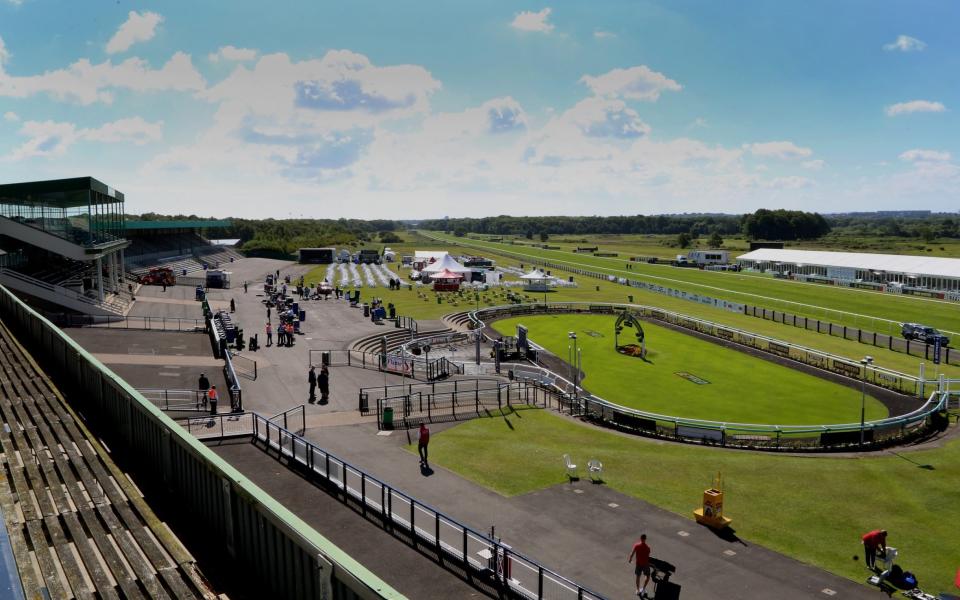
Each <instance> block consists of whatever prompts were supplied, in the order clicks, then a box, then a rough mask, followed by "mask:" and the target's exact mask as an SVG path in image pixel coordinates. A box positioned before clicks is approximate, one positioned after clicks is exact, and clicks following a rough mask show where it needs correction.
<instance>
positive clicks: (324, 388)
mask: <svg viewBox="0 0 960 600" xmlns="http://www.w3.org/2000/svg"><path fill="white" fill-rule="evenodd" d="M317 383H318V384H319V385H320V404H326V403H327V402H329V401H330V371H328V370H327V365H323V366H322V367H320V376H319V377H317Z"/></svg>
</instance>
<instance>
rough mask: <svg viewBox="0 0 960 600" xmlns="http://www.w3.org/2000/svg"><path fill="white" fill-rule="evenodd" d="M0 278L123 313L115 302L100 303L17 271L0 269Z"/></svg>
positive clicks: (104, 301) (121, 308)
mask: <svg viewBox="0 0 960 600" xmlns="http://www.w3.org/2000/svg"><path fill="white" fill-rule="evenodd" d="M0 276H6V277H10V278H12V279H17V280H20V281H22V282H24V283H28V284H30V285H34V286H36V287H39V288H43V289H45V290H47V291H49V292H53V293H55V294H60V295H61V296H65V297H67V298H71V299H73V300H78V301H80V302H84V303H86V304H90V305H91V306H97V307H100V308H113V309H117V310H119V311H120V312H121V313H122V312H123V308H124V307H123V306H121V305H120V304H118V303H116V302H113V301H111V300H102V301H101V300H98V299H95V298H90V297H89V296H85V295H84V294H81V293H79V292H75V291H74V290H71V289H69V288H65V287H63V286H59V285H54V284H51V283H47V282H46V281H43V280H42V279H37V278H35V277H30V276H29V275H25V274H23V273H20V272H19V271H14V270H12V269H6V268H0Z"/></svg>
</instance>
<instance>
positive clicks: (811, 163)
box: [800, 158, 827, 171]
mask: <svg viewBox="0 0 960 600" xmlns="http://www.w3.org/2000/svg"><path fill="white" fill-rule="evenodd" d="M826 164H827V163H825V162H824V161H822V160H820V159H819V158H818V159H816V160H805V161H803V162H802V163H800V166H801V167H803V168H804V169H810V170H811V171H819V170H820V169H822V168H823V167H824V166H825V165H826Z"/></svg>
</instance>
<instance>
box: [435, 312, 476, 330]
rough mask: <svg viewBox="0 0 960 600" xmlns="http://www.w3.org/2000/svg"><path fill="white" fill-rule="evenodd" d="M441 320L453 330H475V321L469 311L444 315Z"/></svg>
mask: <svg viewBox="0 0 960 600" xmlns="http://www.w3.org/2000/svg"><path fill="white" fill-rule="evenodd" d="M441 320H442V321H443V322H444V323H445V324H446V325H447V326H448V327H450V329H452V330H453V331H463V332H467V331H473V321H472V320H471V319H470V313H469V312H467V311H464V312H458V313H453V314H450V315H444V316H443V318H442V319H441Z"/></svg>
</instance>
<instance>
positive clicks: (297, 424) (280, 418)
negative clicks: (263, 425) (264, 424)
mask: <svg viewBox="0 0 960 600" xmlns="http://www.w3.org/2000/svg"><path fill="white" fill-rule="evenodd" d="M267 420H268V421H270V422H271V423H276V424H277V425H279V426H281V427H283V428H284V429H286V430H287V431H292V432H294V433H296V434H297V435H303V432H304V431H306V430H307V411H306V406H305V405H303V404H301V405H300V406H294V407H293V408H290V409H287V410H285V411H283V412H281V413H277V414H275V415H273V416H272V417H270V418H269V419H267Z"/></svg>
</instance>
